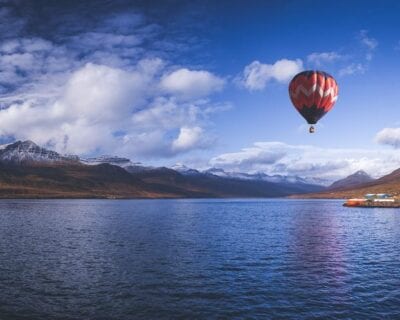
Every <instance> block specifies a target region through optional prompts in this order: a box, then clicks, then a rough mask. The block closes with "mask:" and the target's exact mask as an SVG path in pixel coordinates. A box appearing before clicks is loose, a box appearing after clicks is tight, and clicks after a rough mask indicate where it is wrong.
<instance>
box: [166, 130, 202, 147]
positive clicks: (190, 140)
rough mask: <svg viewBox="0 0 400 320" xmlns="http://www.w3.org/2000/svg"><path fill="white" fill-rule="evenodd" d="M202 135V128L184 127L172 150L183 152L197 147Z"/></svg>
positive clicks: (173, 143)
mask: <svg viewBox="0 0 400 320" xmlns="http://www.w3.org/2000/svg"><path fill="white" fill-rule="evenodd" d="M202 135H203V129H202V128H200V127H192V128H191V127H182V128H180V131H179V135H178V137H177V138H176V139H175V140H174V141H173V142H172V149H173V150H177V151H182V150H190V149H192V148H193V147H197V146H198V144H199V142H200V141H201V139H202Z"/></svg>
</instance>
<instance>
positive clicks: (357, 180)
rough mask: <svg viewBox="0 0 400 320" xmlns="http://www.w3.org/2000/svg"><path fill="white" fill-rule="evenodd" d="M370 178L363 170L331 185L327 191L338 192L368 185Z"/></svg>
mask: <svg viewBox="0 0 400 320" xmlns="http://www.w3.org/2000/svg"><path fill="white" fill-rule="evenodd" d="M373 180H374V178H372V177H371V176H370V175H369V174H368V173H366V172H365V171H363V170H360V171H357V172H355V173H353V174H351V175H349V176H348V177H346V178H343V179H340V180H338V181H335V182H334V183H332V184H331V185H330V186H329V187H328V189H329V190H339V189H346V188H354V187H356V186H358V185H362V184H364V183H368V182H371V181H373Z"/></svg>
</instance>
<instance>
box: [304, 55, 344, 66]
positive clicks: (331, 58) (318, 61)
mask: <svg viewBox="0 0 400 320" xmlns="http://www.w3.org/2000/svg"><path fill="white" fill-rule="evenodd" d="M340 59H343V56H342V55H340V54H339V53H337V52H335V51H330V52H313V53H311V54H309V55H308V56H307V61H308V62H309V63H312V64H315V65H316V66H318V67H319V66H322V65H323V64H324V63H332V62H335V61H337V60H340Z"/></svg>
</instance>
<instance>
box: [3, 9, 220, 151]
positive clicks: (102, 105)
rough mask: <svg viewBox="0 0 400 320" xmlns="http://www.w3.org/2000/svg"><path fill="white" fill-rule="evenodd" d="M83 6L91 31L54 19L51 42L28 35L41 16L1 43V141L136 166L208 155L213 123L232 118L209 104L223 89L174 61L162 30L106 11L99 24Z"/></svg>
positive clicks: (8, 13)
mask: <svg viewBox="0 0 400 320" xmlns="http://www.w3.org/2000/svg"><path fill="white" fill-rule="evenodd" d="M16 6H18V4H16ZM77 6H78V7H79V8H77V9H76V12H75V13H74V18H75V19H76V20H78V21H80V19H79V16H80V15H82V16H85V19H84V21H85V23H84V24H82V23H77V22H76V21H75V20H73V19H71V17H70V16H68V15H62V14H60V15H58V16H57V19H53V17H48V20H46V21H45V22H43V23H42V24H41V28H43V30H45V31H46V30H51V35H52V37H51V38H50V37H49V38H46V35H49V34H50V33H49V32H38V33H37V34H36V33H34V32H33V34H31V33H30V30H27V29H24V28H25V26H27V25H30V24H34V21H33V20H32V19H34V17H35V15H34V14H28V15H26V16H25V17H24V19H25V20H21V21H19V22H18V24H14V27H15V30H16V31H15V32H4V33H2V35H0V94H1V96H0V126H1V128H0V136H1V137H12V138H15V139H31V140H34V141H35V142H37V143H39V144H41V145H44V146H48V147H52V148H54V149H55V150H57V151H59V152H62V153H74V154H80V155H85V154H97V153H107V154H110V153H114V154H119V155H123V156H129V157H133V158H138V157H172V156H175V155H177V154H179V153H183V152H189V151H191V150H194V149H196V148H197V149H198V148H205V147H207V146H209V145H210V141H212V139H213V138H212V137H211V136H210V134H209V130H206V129H207V126H208V125H209V124H210V122H211V121H210V119H209V118H210V117H211V115H212V114H213V113H215V112H220V111H223V110H226V105H225V104H223V103H219V102H218V103H217V102H214V101H211V100H210V98H209V95H210V94H212V93H213V92H216V91H219V90H222V88H223V86H224V80H223V79H222V78H221V77H219V76H217V75H215V74H213V73H211V72H209V71H207V70H191V69H189V68H184V67H180V68H178V67H177V66H176V65H174V64H173V63H172V62H171V61H170V60H168V59H166V56H165V55H162V54H161V52H159V51H157V49H158V48H159V46H160V45H159V43H158V40H157V41H155V40H156V39H163V45H165V44H166V43H167V42H168V37H166V36H165V34H162V32H163V30H162V28H161V26H159V25H155V24H152V23H150V22H149V21H148V20H147V19H146V17H145V16H144V15H142V14H140V13H137V12H132V10H131V8H130V9H129V10H114V11H113V12H108V11H103V10H102V8H98V11H96V13H97V14H96V15H94V14H93V16H95V18H93V17H92V15H88V16H87V17H86V14H87V8H86V6H85V5H82V6H80V5H79V4H77ZM116 6H118V4H116ZM81 9H82V10H81ZM103 9H104V8H103ZM29 10H35V7H32V8H30V9H29ZM50 11H51V10H50ZM120 11H121V12H122V11H124V12H125V13H120ZM91 13H92V12H91ZM0 17H3V20H4V21H8V20H7V19H8V18H10V17H12V18H14V20H15V21H18V19H17V15H16V12H14V11H13V9H7V10H5V9H2V8H0ZM2 27H3V26H2V23H1V22H0V30H2ZM179 41H180V43H182V42H183V41H184V39H180V40H179ZM174 49H175V51H176V48H174ZM160 55H161V56H163V57H164V59H160V58H158V57H159V56H160ZM167 58H168V57H167ZM171 70H174V71H171Z"/></svg>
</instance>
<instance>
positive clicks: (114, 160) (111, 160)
mask: <svg viewBox="0 0 400 320" xmlns="http://www.w3.org/2000/svg"><path fill="white" fill-rule="evenodd" d="M80 161H81V162H82V163H83V164H87V165H97V164H102V163H108V164H112V165H114V166H119V167H122V168H124V167H128V166H133V165H140V163H133V162H132V161H131V160H130V159H128V158H121V157H117V156H108V155H103V156H99V157H93V158H82V159H80Z"/></svg>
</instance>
